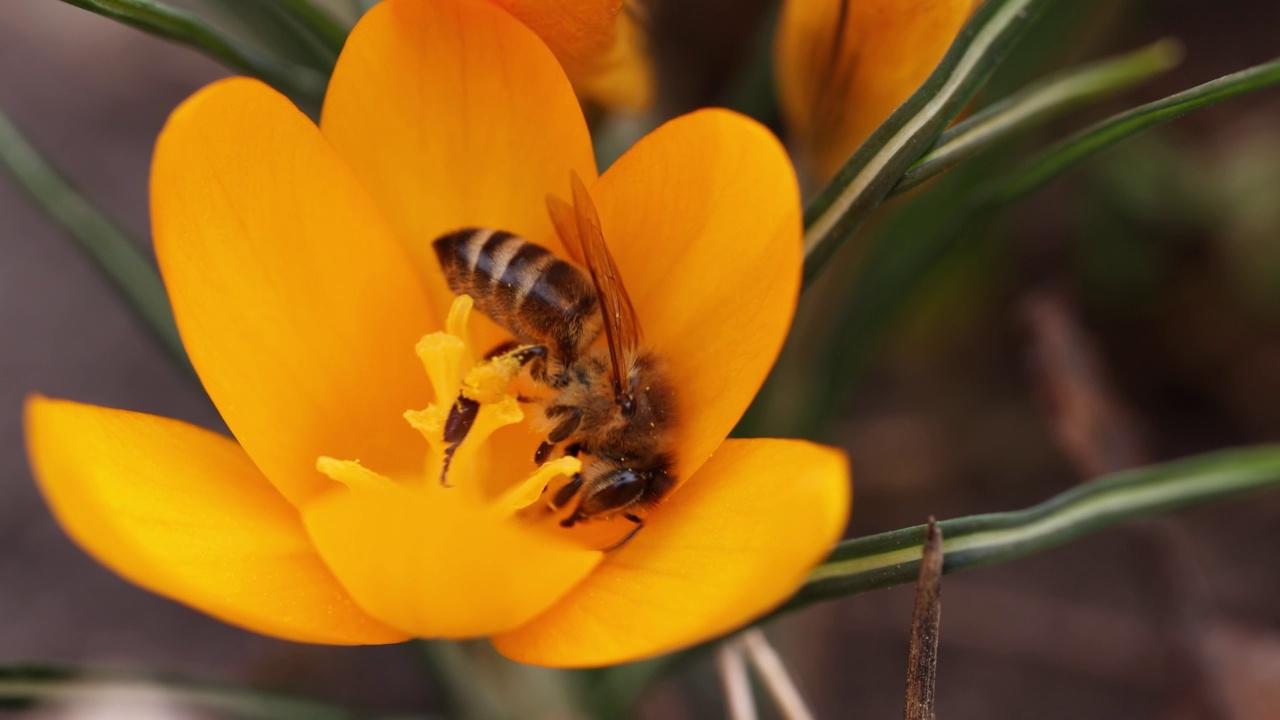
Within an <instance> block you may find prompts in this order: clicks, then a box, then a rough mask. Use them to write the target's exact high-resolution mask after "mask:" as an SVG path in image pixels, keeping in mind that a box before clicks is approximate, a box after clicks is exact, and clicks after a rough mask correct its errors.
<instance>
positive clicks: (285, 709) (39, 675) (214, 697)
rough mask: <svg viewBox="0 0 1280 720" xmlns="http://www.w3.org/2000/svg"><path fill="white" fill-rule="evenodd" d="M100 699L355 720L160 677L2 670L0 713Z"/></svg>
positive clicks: (296, 700) (313, 705)
mask: <svg viewBox="0 0 1280 720" xmlns="http://www.w3.org/2000/svg"><path fill="white" fill-rule="evenodd" d="M104 693H112V694H113V695H117V696H118V695H119V694H122V693H161V694H163V697H165V698H168V699H172V700H173V701H175V702H178V703H181V704H182V705H183V706H184V707H186V708H187V709H193V710H204V711H213V712H216V713H218V716H219V717H234V718H240V719H241V720H304V719H305V720H354V718H356V717H357V716H356V715H355V714H353V713H351V712H349V711H347V710H345V709H342V708H339V707H336V706H333V705H328V704H325V703H322V702H319V701H316V700H311V699H307V698H301V697H294V696H290V695H283V694H280V693H269V692H262V691H258V690H252V689H248V688H244V687H236V686H232V685H218V684H212V683H199V682H194V681H191V680H184V679H179V678H173V677H166V676H161V675H142V674H131V673H123V672H117V671H109V670H95V669H87V668H77V667H68V666H55V665H34V664H11V665H0V708H17V709H21V708H29V707H34V706H39V705H43V704H46V703H68V702H76V701H84V702H94V701H96V700H99V699H101V697H102V696H103V694H104Z"/></svg>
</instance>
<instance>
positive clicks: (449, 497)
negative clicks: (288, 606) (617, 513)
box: [303, 473, 601, 638]
mask: <svg viewBox="0 0 1280 720" xmlns="http://www.w3.org/2000/svg"><path fill="white" fill-rule="evenodd" d="M369 475H370V477H367V478H364V479H363V480H362V481H361V482H352V483H351V484H350V485H349V487H348V488H339V489H337V490H335V491H334V492H333V493H330V494H328V495H324V496H321V497H319V498H317V499H316V500H314V501H313V502H311V503H309V504H307V505H306V506H305V507H304V508H303V517H304V519H305V522H306V525H307V530H308V531H309V532H310V534H311V537H312V538H313V539H314V540H315V543H316V547H317V549H318V550H319V551H320V555H321V556H322V557H323V558H324V560H325V562H326V563H327V564H328V565H329V567H331V568H333V572H334V574H335V575H337V577H338V579H339V581H340V582H341V583H342V584H343V586H344V587H346V589H347V590H348V591H349V592H350V593H351V595H352V597H354V598H355V599H356V602H358V603H359V604H360V606H361V607H362V608H364V609H365V610H367V611H368V612H369V613H370V614H371V615H373V616H374V617H376V618H378V619H379V620H382V621H383V622H385V623H387V624H389V625H392V626H394V627H397V628H400V629H402V630H405V631H407V632H410V633H412V634H414V635H416V636H418V637H446V638H466V637H481V636H484V635H490V634H492V633H495V632H501V631H504V630H509V629H511V628H513V627H517V626H519V625H521V624H523V623H525V622H528V620H529V619H530V618H532V617H534V616H536V615H538V614H539V613H541V612H543V611H544V610H546V608H547V607H549V606H550V605H551V604H552V603H554V602H555V601H556V600H558V599H559V598H560V597H561V596H563V595H564V593H566V592H567V591H568V590H569V588H571V587H573V586H574V585H575V584H576V583H578V582H579V581H581V579H582V578H583V577H584V576H586V575H587V573H589V572H591V570H592V569H593V568H594V567H595V566H596V565H597V564H598V563H599V562H600V557H601V554H600V553H599V552H597V551H593V550H584V549H583V548H582V546H581V545H579V544H576V543H575V542H573V540H572V538H570V537H568V536H567V534H565V533H563V532H547V530H546V528H544V527H539V526H538V525H535V524H532V523H526V522H522V521H518V520H513V519H512V518H511V517H509V516H504V515H502V514H500V513H498V512H496V511H495V508H493V507H492V506H488V505H483V504H480V503H477V502H476V501H475V498H476V494H475V493H473V492H469V491H468V488H466V487H451V488H444V487H441V486H440V484H439V483H438V482H436V481H435V479H434V478H430V479H428V480H427V481H426V482H425V484H413V483H398V482H395V481H393V480H390V479H387V478H382V477H377V476H375V475H373V474H372V473H369ZM539 509H540V508H534V509H533V510H534V511H535V512H536V511H537V510H539ZM544 520H545V518H544ZM543 524H545V523H543ZM555 530H559V528H555Z"/></svg>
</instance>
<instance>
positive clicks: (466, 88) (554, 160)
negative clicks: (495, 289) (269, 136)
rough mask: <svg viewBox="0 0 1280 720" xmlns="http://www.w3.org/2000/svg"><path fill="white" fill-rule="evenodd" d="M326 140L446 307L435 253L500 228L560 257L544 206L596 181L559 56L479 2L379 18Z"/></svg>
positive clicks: (358, 45) (334, 97) (404, 2)
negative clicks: (457, 236) (446, 237)
mask: <svg viewBox="0 0 1280 720" xmlns="http://www.w3.org/2000/svg"><path fill="white" fill-rule="evenodd" d="M321 127H322V128H323V129H324V133H325V135H326V136H327V137H328V138H329V139H330V141H332V142H333V144H334V146H335V147H336V148H338V151H339V152H341V153H342V154H343V155H344V156H345V157H346V159H347V161H348V162H349V163H350V164H351V167H352V168H353V169H354V170H355V172H356V175H357V176H359V178H360V179H361V180H362V181H363V182H364V184H365V186H366V187H368V188H370V189H371V190H372V191H373V193H374V195H375V196H376V197H377V200H378V202H379V203H380V204H381V206H382V208H383V210H384V211H385V213H386V215H387V216H388V218H389V219H390V220H391V223H392V225H393V226H394V227H395V229H396V230H397V231H398V233H399V235H400V237H401V239H402V240H403V241H404V242H406V243H407V244H408V245H409V246H410V248H411V251H412V252H413V254H414V256H415V257H416V258H417V261H418V265H419V269H420V270H421V271H422V273H423V276H424V277H425V278H426V283H427V287H428V289H429V291H430V292H431V293H432V297H433V299H434V302H435V303H436V307H438V308H447V307H448V306H449V303H450V301H451V300H452V299H453V294H452V293H451V292H449V288H448V286H447V285H446V284H445V281H444V276H443V275H442V274H441V272H440V268H439V265H438V264H437V261H436V257H435V253H434V252H433V251H432V249H431V242H432V241H433V240H435V239H436V238H437V237H439V236H440V235H442V234H444V233H446V232H449V231H452V230H457V229H459V228H463V227H468V226H474V227H490V228H497V229H502V230H508V231H510V232H514V233H516V234H519V235H522V236H524V237H526V238H528V239H530V240H533V241H535V242H540V243H543V244H546V245H548V246H549V247H551V248H552V249H555V250H558V249H559V241H558V240H556V239H555V233H554V232H552V228H551V221H550V218H548V216H547V210H546V204H545V197H546V195H547V193H549V192H554V193H556V194H558V195H561V196H565V197H567V196H568V192H569V170H570V169H573V170H576V171H577V172H578V174H579V175H581V176H583V177H584V178H586V179H587V180H588V181H590V180H591V179H593V178H595V175H596V167H595V160H594V157H593V156H592V150H591V139H590V137H589V136H588V134H587V126H586V123H585V121H584V120H583V118H582V111H581V110H580V109H579V107H578V101H577V99H576V98H575V97H574V94H573V88H572V87H571V86H570V85H569V81H568V80H567V79H566V78H565V75H564V71H563V70H561V69H560V66H559V64H558V63H557V62H556V59H555V57H554V56H553V55H552V54H551V52H550V51H548V50H547V47H546V46H545V45H544V44H543V43H542V41H541V40H539V39H538V37H537V36H536V35H534V34H533V33H532V32H531V31H530V30H529V29H528V28H526V27H525V26H524V25H522V24H520V22H519V21H517V20H515V19H514V18H513V17H511V16H510V15H508V14H507V13H506V12H504V11H502V10H501V9H500V8H497V7H495V6H493V5H491V4H489V3H486V2H480V1H479V0H431V1H430V2H422V1H420V0H384V2H381V3H379V4H378V5H376V6H374V7H373V9H372V10H370V11H369V12H368V13H366V14H365V16H364V18H363V19H361V21H360V22H359V24H357V25H356V28H355V29H354V30H353V31H352V33H351V36H350V38H349V39H348V40H347V45H346V48H345V49H344V50H343V51H342V57H340V58H339V59H338V66H337V69H336V70H335V71H334V74H333V79H332V81H331V82H330V83H329V94H328V96H327V97H326V98H325V106H324V115H323V119H322V121H321ZM489 334H490V335H491V336H492V334H493V333H492V328H491V327H490V328H489ZM482 342H485V340H484V339H482Z"/></svg>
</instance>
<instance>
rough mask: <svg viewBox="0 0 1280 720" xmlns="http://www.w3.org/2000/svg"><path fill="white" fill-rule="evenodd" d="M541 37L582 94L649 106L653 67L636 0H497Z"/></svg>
mask: <svg viewBox="0 0 1280 720" xmlns="http://www.w3.org/2000/svg"><path fill="white" fill-rule="evenodd" d="M492 1H493V2H494V3H495V4H497V5H499V6H501V7H503V8H505V9H506V10H507V11H508V12H510V13H511V14H512V15H515V16H516V17H517V18H519V19H520V21H521V22H523V23H524V24H525V25H527V26H529V28H530V29H532V30H533V31H534V32H536V33H537V34H538V36H539V37H541V38H542V41H543V42H545V43H546V44H547V47H549V48H551V52H553V53H555V56H556V59H557V60H559V61H560V65H561V66H563V67H564V70H565V73H566V74H567V75H568V76H569V80H570V82H572V83H573V86H574V88H575V89H577V91H578V93H579V94H580V95H582V97H584V98H586V99H589V100H593V101H595V102H598V103H600V104H602V105H604V106H606V107H611V108H618V109H622V110H644V109H646V108H648V107H649V105H650V104H651V103H652V102H653V70H652V67H651V65H650V62H649V57H648V52H647V50H646V48H645V39H646V38H645V32H644V28H643V27H641V24H640V16H639V14H640V8H639V5H638V3H637V2H635V1H632V0H557V1H555V2H552V1H551V0H492Z"/></svg>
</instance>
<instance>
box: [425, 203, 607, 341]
mask: <svg viewBox="0 0 1280 720" xmlns="http://www.w3.org/2000/svg"><path fill="white" fill-rule="evenodd" d="M432 244H433V246H434V247H435V251H436V257H437V258H438V259H439V260H440V268H441V269H442V270H443V271H444V276H445V278H446V279H447V280H448V281H449V289H451V290H453V292H454V294H456V295H462V294H466V295H470V296H471V297H472V299H474V300H475V303H476V307H477V308H478V309H479V310H480V311H481V312H483V313H484V314H485V315H488V316H489V317H490V318H492V319H493V321H494V322H496V323H498V324H499V325H501V326H502V327H504V328H506V329H507V330H508V331H510V332H511V334H512V335H514V336H515V337H516V339H517V340H520V341H521V342H524V343H536V344H541V345H546V346H548V349H549V350H550V351H551V352H553V353H556V354H557V357H558V358H559V359H561V360H565V361H571V360H573V359H574V358H575V357H576V356H577V355H578V354H579V352H580V351H581V350H582V349H585V348H586V347H587V346H588V345H590V344H591V342H592V341H593V340H595V337H596V335H597V334H599V332H600V327H601V319H600V313H599V302H598V301H597V299H596V290H595V286H594V285H592V283H591V279H590V278H589V277H588V276H587V274H586V273H585V272H583V271H582V270H579V269H578V268H577V267H575V266H573V265H571V264H569V263H567V262H565V261H564V260H560V259H559V258H557V257H556V256H555V255H553V254H551V251H549V250H547V249H546V248H544V247H542V246H540V245H535V244H534V243H531V242H529V241H528V240H525V239H524V238H521V237H517V236H515V235H512V234H511V233H509V232H504V231H502V230H484V229H476V228H468V229H466V230H459V231H457V232H453V233H449V234H448V235H443V236H441V237H439V238H437V239H436V241H435V242H434V243H432Z"/></svg>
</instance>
